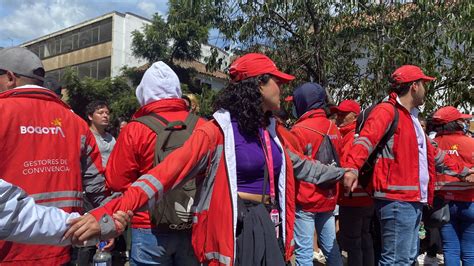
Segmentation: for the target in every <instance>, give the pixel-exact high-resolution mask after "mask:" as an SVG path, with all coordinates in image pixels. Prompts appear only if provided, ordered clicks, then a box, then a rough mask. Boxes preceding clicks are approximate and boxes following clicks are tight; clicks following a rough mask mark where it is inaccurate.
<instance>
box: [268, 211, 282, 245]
mask: <svg viewBox="0 0 474 266" xmlns="http://www.w3.org/2000/svg"><path fill="white" fill-rule="evenodd" d="M270 219H271V220H272V222H273V224H274V225H275V234H276V237H277V238H279V232H280V230H279V229H280V213H279V212H278V210H277V209H272V211H271V212H270Z"/></svg>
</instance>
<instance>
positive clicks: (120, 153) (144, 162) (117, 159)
mask: <svg viewBox="0 0 474 266" xmlns="http://www.w3.org/2000/svg"><path fill="white" fill-rule="evenodd" d="M150 113H156V114H159V115H160V116H162V117H164V118H165V119H166V120H168V121H176V120H181V121H184V120H185V119H186V117H187V116H188V114H189V112H188V111H187V109H186V104H185V102H184V101H183V100H181V99H177V98H174V99H163V100H159V101H155V102H152V103H149V104H147V105H145V106H143V107H141V108H140V109H139V110H138V111H137V112H136V113H135V114H134V115H133V118H138V117H141V116H144V115H147V114H150ZM204 122H205V121H204V119H200V120H199V121H198V123H197V125H196V127H198V126H199V125H201V124H203V123H204ZM155 143H156V133H155V132H154V131H153V130H151V129H150V128H148V127H147V126H145V125H144V124H142V123H137V122H132V123H129V124H128V125H127V126H125V128H123V129H122V131H121V132H120V135H119V138H118V140H117V143H116V144H115V147H114V149H113V151H112V153H111V154H110V157H109V161H108V163H107V169H106V184H107V187H108V188H109V189H110V190H112V191H114V192H117V191H118V192H124V191H125V190H126V189H127V188H128V187H129V186H130V185H131V184H132V183H133V182H135V181H136V180H137V179H138V177H140V176H141V175H143V174H145V173H147V172H148V171H149V170H150V169H152V168H153V161H154V159H155V157H154V155H155ZM132 227H133V228H151V227H152V225H151V223H150V215H149V213H148V211H143V212H137V213H135V214H134V216H133V218H132Z"/></svg>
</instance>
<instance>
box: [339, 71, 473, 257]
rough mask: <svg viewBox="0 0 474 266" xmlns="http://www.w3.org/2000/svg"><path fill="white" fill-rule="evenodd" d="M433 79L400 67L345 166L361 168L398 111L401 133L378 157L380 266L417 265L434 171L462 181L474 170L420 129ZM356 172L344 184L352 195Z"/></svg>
mask: <svg viewBox="0 0 474 266" xmlns="http://www.w3.org/2000/svg"><path fill="white" fill-rule="evenodd" d="M432 80H434V78H432V77H429V76H426V75H425V74H424V73H423V71H422V70H421V69H420V68H419V67H417V66H413V65H404V66H402V67H400V68H398V69H396V70H395V71H394V72H393V74H392V75H391V84H392V87H391V88H392V93H391V94H390V95H389V98H388V101H386V102H383V103H381V104H379V105H377V106H376V107H375V108H374V109H373V110H372V112H371V113H370V115H369V117H368V118H367V121H366V123H365V125H364V128H363V129H362V131H361V132H360V135H359V136H358V137H357V138H356V140H355V141H354V143H353V145H352V147H351V148H350V151H349V153H348V154H347V156H346V158H345V162H343V166H345V167H348V168H353V169H360V168H361V167H362V165H363V164H364V162H365V161H366V160H367V158H368V157H369V155H370V154H371V153H372V151H373V150H374V149H375V147H376V146H377V144H378V143H379V141H380V140H381V139H382V137H383V136H384V134H385V133H386V131H387V129H388V128H389V126H390V124H391V123H392V121H393V120H394V118H395V108H396V111H397V112H398V114H399V120H398V125H397V129H396V131H395V134H394V135H393V136H392V137H391V138H390V139H389V141H388V142H387V144H386V146H385V147H383V150H382V152H381V153H380V154H379V155H378V158H377V161H376V163H375V166H374V173H373V178H372V185H373V188H374V193H373V196H374V198H375V201H374V203H375V210H376V214H377V216H378V218H379V220H380V227H381V236H382V254H381V258H380V261H379V263H380V264H381V265H410V264H412V263H414V261H415V259H416V257H417V255H418V246H419V245H418V242H419V239H418V230H419V225H420V220H421V212H422V208H423V205H424V204H431V203H432V200H433V193H434V182H435V174H436V169H438V170H439V171H443V173H446V174H450V175H453V176H455V177H458V178H460V179H464V178H466V177H467V176H468V175H469V174H470V173H472V172H474V171H472V170H470V169H469V168H467V167H464V165H462V164H460V163H457V162H456V161H455V160H453V159H451V158H450V157H449V156H445V153H444V152H443V151H441V150H439V149H437V148H436V147H434V146H433V145H432V144H431V142H430V140H429V139H428V138H427V136H426V135H425V133H424V131H423V129H422V128H421V125H420V123H419V121H418V118H417V117H418V113H419V110H418V108H417V107H418V106H420V105H422V104H423V103H424V99H425V93H426V89H425V86H426V85H425V84H426V83H427V82H429V81H432ZM394 106H395V108H394ZM353 173H354V172H348V174H347V175H346V179H345V180H344V187H345V188H346V189H350V190H352V191H353V190H354V189H355V188H356V187H357V175H355V174H353Z"/></svg>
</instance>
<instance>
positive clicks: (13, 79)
mask: <svg viewBox="0 0 474 266" xmlns="http://www.w3.org/2000/svg"><path fill="white" fill-rule="evenodd" d="M17 83H18V78H17V76H15V74H14V73H13V72H11V71H7V88H11V89H13V88H16V87H17Z"/></svg>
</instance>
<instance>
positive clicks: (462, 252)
mask: <svg viewBox="0 0 474 266" xmlns="http://www.w3.org/2000/svg"><path fill="white" fill-rule="evenodd" d="M449 213H450V215H451V218H450V221H449V223H448V224H445V225H443V226H442V227H441V237H442V239H443V253H444V263H445V265H446V266H451V265H460V261H462V264H463V265H474V203H473V202H460V201H451V202H450V203H449Z"/></svg>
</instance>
